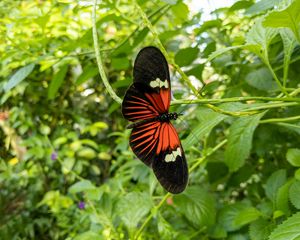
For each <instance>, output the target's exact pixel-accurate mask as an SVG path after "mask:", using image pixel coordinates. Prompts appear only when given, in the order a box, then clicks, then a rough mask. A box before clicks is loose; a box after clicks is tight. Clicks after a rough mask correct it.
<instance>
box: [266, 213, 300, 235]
mask: <svg viewBox="0 0 300 240" xmlns="http://www.w3.org/2000/svg"><path fill="white" fill-rule="evenodd" d="M299 223H300V214H299V213H296V214H294V215H293V216H291V217H289V218H288V219H287V220H286V221H284V222H283V223H282V224H281V225H279V226H278V227H277V228H276V229H275V230H274V231H273V232H272V233H271V235H270V237H269V238H268V239H269V240H292V239H297V238H299V235H300V229H299Z"/></svg>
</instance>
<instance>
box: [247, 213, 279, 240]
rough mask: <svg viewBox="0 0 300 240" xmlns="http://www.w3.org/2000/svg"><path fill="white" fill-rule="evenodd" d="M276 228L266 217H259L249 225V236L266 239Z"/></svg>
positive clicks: (257, 239)
mask: <svg viewBox="0 0 300 240" xmlns="http://www.w3.org/2000/svg"><path fill="white" fill-rule="evenodd" d="M273 228H274V224H272V223H270V222H269V221H267V220H266V219H263V218H259V219H257V220H256V221H255V222H252V223H251V224H250V226H249V236H250V239H251V240H265V239H267V237H268V236H269V235H270V233H271V231H272V230H273Z"/></svg>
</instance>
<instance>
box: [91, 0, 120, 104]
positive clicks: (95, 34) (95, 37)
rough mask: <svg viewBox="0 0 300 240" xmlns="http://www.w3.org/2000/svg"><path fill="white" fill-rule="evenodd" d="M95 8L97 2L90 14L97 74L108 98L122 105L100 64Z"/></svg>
mask: <svg viewBox="0 0 300 240" xmlns="http://www.w3.org/2000/svg"><path fill="white" fill-rule="evenodd" d="M96 6H97V0H94V5H93V14H92V25H93V41H94V48H95V55H96V60H97V65H98V69H99V73H100V76H101V79H102V81H103V84H104V86H105V88H106V90H107V91H108V92H109V94H110V96H111V97H112V98H113V99H114V100H115V101H116V102H117V103H119V104H121V103H122V100H121V98H119V97H118V96H117V94H116V93H115V92H114V90H113V89H112V87H111V86H110V84H109V81H108V79H107V76H106V74H105V71H104V67H103V64H102V59H101V55H100V51H99V49H100V48H99V45H98V36H97V26H96Z"/></svg>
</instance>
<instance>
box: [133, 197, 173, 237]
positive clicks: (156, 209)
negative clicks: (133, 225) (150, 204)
mask: <svg viewBox="0 0 300 240" xmlns="http://www.w3.org/2000/svg"><path fill="white" fill-rule="evenodd" d="M170 196H171V194H170V193H167V194H166V195H165V196H164V197H163V198H162V200H160V202H159V203H158V204H157V205H156V206H155V207H154V209H153V210H152V211H151V213H150V214H149V216H148V217H147V218H146V220H145V221H144V223H143V225H142V226H141V227H140V228H139V230H138V232H137V233H136V235H135V237H134V239H138V237H139V236H140V235H141V234H142V232H143V230H144V228H145V227H146V226H147V224H148V223H149V222H150V220H151V219H152V218H153V216H154V215H155V214H156V213H157V211H158V209H160V208H161V206H162V205H163V204H164V202H165V201H166V200H167V199H168V197H170Z"/></svg>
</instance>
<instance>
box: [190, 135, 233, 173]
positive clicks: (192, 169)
mask: <svg viewBox="0 0 300 240" xmlns="http://www.w3.org/2000/svg"><path fill="white" fill-rule="evenodd" d="M225 143H227V139H224V140H223V141H222V142H220V143H219V144H218V145H216V146H215V147H214V148H213V149H211V150H210V151H209V152H208V153H207V154H206V155H205V156H203V157H201V158H199V159H198V160H197V161H196V163H194V165H193V166H192V167H191V168H190V171H189V172H190V173H191V172H192V171H194V170H195V169H196V168H197V167H198V166H199V165H200V164H201V163H203V161H204V160H205V159H206V158H207V157H208V156H210V155H212V154H213V153H214V152H216V151H217V150H218V149H220V148H221V147H222V146H223V145H224V144H225Z"/></svg>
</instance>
